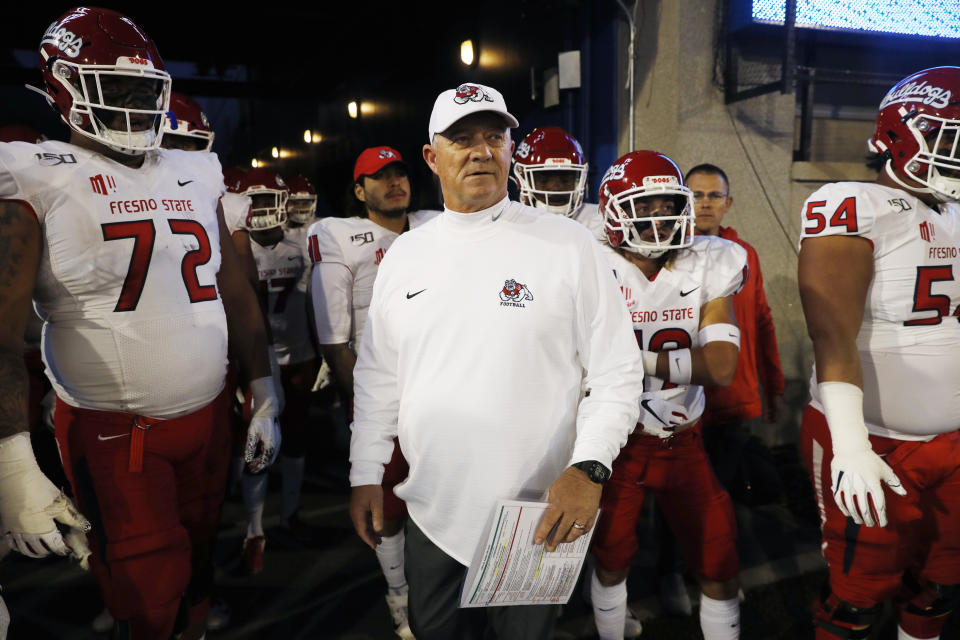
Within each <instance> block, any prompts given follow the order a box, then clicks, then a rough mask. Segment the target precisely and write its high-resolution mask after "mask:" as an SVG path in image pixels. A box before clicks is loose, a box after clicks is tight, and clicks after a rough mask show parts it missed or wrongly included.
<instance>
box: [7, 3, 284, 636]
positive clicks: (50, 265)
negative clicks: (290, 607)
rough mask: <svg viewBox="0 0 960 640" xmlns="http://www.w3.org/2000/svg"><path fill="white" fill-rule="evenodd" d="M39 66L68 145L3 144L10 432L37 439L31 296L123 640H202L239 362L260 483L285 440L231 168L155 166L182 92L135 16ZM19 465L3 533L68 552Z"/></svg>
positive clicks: (83, 25) (161, 159)
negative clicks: (27, 342)
mask: <svg viewBox="0 0 960 640" xmlns="http://www.w3.org/2000/svg"><path fill="white" fill-rule="evenodd" d="M40 53H41V58H42V60H43V63H42V66H41V71H42V74H43V79H44V90H42V91H41V93H43V94H44V95H45V97H46V98H47V100H48V101H49V103H50V104H51V105H52V106H54V108H56V109H57V111H58V112H59V113H60V115H61V117H62V119H63V120H64V122H65V123H66V124H67V125H68V126H69V127H70V129H71V137H70V143H61V142H44V143H41V144H36V145H31V144H27V143H20V142H15V143H8V144H0V200H2V202H0V208H2V210H3V215H2V216H0V220H2V224H0V239H2V242H3V244H4V245H5V246H8V247H11V251H9V252H5V253H4V254H3V256H2V260H3V261H4V263H5V264H4V265H3V266H2V268H0V271H2V273H4V274H6V275H5V276H4V277H3V278H0V307H2V308H0V338H2V343H3V344H5V345H13V344H15V345H16V357H12V356H13V351H12V350H6V349H5V350H4V351H3V353H4V354H7V355H0V358H2V359H3V361H2V362H0V371H2V372H4V373H3V381H2V387H3V388H4V389H5V390H6V391H7V393H6V394H5V397H6V398H8V400H7V402H8V406H7V407H5V408H4V410H3V411H2V414H3V415H4V422H5V423H9V424H10V426H11V427H15V428H14V429H13V430H14V431H15V432H17V431H22V430H23V426H22V425H25V422H26V417H25V415H24V409H25V406H24V405H23V403H22V398H23V397H24V396H25V394H24V393H23V389H24V385H25V381H26V377H25V375H24V372H23V365H22V355H21V353H20V348H21V345H22V340H23V329H24V327H23V323H24V320H25V318H26V315H27V313H28V312H29V307H30V299H31V294H32V295H33V299H34V301H35V303H36V308H37V310H38V312H39V313H40V315H41V317H42V318H43V319H44V321H45V324H44V329H43V340H42V350H43V357H44V362H45V364H46V367H47V374H48V377H49V378H50V380H51V383H52V384H53V387H54V389H55V390H56V392H57V396H58V397H57V409H56V412H55V422H56V435H57V442H58V445H59V448H60V452H61V457H62V459H63V463H64V467H65V471H66V473H67V477H68V479H69V481H70V484H71V486H72V488H73V492H74V495H75V496H76V498H77V502H78V505H79V506H80V509H81V511H84V512H86V514H88V515H89V518H90V521H91V524H92V526H93V528H92V530H91V532H90V534H89V539H90V542H91V545H90V547H91V549H92V552H93V554H92V557H91V570H92V572H93V574H94V576H95V577H96V578H97V580H98V582H99V584H100V587H101V590H102V592H103V595H104V600H105V601H106V602H107V604H108V606H109V608H110V609H111V611H112V613H113V614H114V616H115V617H116V618H117V627H116V628H115V633H118V634H119V635H120V636H121V637H132V638H137V639H138V640H139V639H141V638H157V639H164V640H165V639H166V638H169V637H170V635H171V633H173V632H174V627H175V626H178V620H185V619H189V627H188V628H186V629H185V630H183V634H182V637H183V638H185V639H189V638H196V637H200V636H201V635H202V633H203V626H204V617H205V614H206V606H207V603H208V599H207V594H206V588H207V587H208V585H205V584H202V582H203V580H202V578H203V576H199V575H192V573H191V553H192V550H193V543H194V542H201V543H202V542H203V541H204V540H209V538H210V536H212V533H213V527H214V526H215V515H216V505H218V504H219V501H220V500H221V499H222V490H223V479H222V473H225V471H226V468H225V465H221V466H220V468H215V467H217V464H216V463H217V462H218V461H220V460H222V457H220V456H216V455H214V453H215V452H218V451H219V446H220V443H217V442H215V441H214V439H213V437H214V435H215V434H216V433H218V430H217V429H216V428H215V426H214V425H215V423H216V421H217V420H222V419H224V418H225V416H224V411H223V409H224V408H225V402H224V399H225V396H224V393H223V389H224V377H225V373H226V360H227V353H228V346H229V350H230V352H231V353H232V354H233V355H234V356H235V357H236V358H237V360H238V361H239V362H240V364H241V372H242V374H243V376H244V379H245V381H246V382H247V383H248V384H249V388H250V391H251V394H252V395H253V397H254V399H255V400H254V415H255V417H254V419H253V420H252V421H251V425H250V429H249V434H248V440H247V460H248V461H249V462H250V464H251V466H252V467H254V468H261V467H264V466H266V465H268V464H270V463H271V462H272V461H273V458H274V457H275V452H276V449H277V448H278V446H279V437H280V434H279V427H278V425H277V424H276V415H277V409H276V407H277V400H276V394H275V392H274V390H273V384H272V380H271V379H270V377H269V364H268V360H267V354H266V339H265V332H264V329H263V325H262V323H260V322H259V321H258V320H257V319H256V318H254V319H253V320H252V321H251V315H254V316H256V299H255V297H254V296H253V294H252V292H251V291H250V288H249V286H248V285H247V284H246V282H245V280H244V279H243V277H242V275H241V274H240V272H239V267H238V266H237V263H236V256H235V254H234V252H233V251H232V250H231V246H230V244H229V243H221V242H220V238H221V237H224V236H226V235H227V234H226V231H225V228H224V226H223V219H222V213H221V212H220V207H219V204H218V202H219V197H220V192H221V191H222V184H221V182H220V180H221V175H220V166H219V162H218V161H217V159H216V157H215V156H213V155H212V154H207V153H202V154H186V153H183V152H179V151H166V150H158V149H157V147H158V146H159V140H160V130H161V127H162V122H163V115H164V113H165V111H166V110H167V107H168V100H169V90H170V76H169V75H168V74H167V73H166V72H165V71H164V70H163V63H162V61H161V60H160V57H159V54H158V53H157V50H156V47H155V45H154V44H153V42H152V41H151V40H150V39H149V38H148V37H147V36H146V34H144V33H143V31H141V30H140V29H139V28H138V27H137V26H136V25H135V24H134V23H133V22H132V21H130V20H129V18H126V17H125V16H122V15H120V14H118V13H116V12H113V11H110V10H106V9H96V8H85V7H80V8H76V9H72V10H70V11H68V12H67V13H66V14H64V15H63V16H62V17H60V18H59V19H57V20H56V21H55V22H54V23H53V24H51V25H50V27H49V28H48V29H47V31H46V33H45V34H44V36H43V39H42V41H41V44H40ZM228 329H229V331H228ZM228 339H229V343H228ZM157 345H164V347H165V348H162V349H158V348H157ZM15 437H19V436H15ZM5 444H6V441H5ZM21 453H22V452H20V451H19V449H18V447H16V446H11V447H7V446H0V461H2V463H3V464H2V466H4V467H5V470H6V467H7V466H8V464H7V463H16V464H15V465H14V466H16V465H19V466H21V467H23V472H19V473H16V474H15V475H13V476H10V477H9V478H8V477H6V476H5V477H4V480H3V481H2V482H0V494H3V495H2V496H0V516H2V518H3V521H4V524H5V527H6V528H8V529H10V530H11V535H10V539H12V540H13V541H14V543H15V544H19V543H20V542H21V541H25V540H28V539H29V538H30V537H37V535H38V534H44V535H47V536H50V540H49V542H47V544H48V546H49V545H52V546H50V548H55V547H56V542H57V540H58V539H59V537H60V536H59V534H58V533H57V532H56V529H55V528H52V527H51V529H52V530H48V532H46V533H45V532H44V531H43V530H38V528H37V526H36V525H37V523H38V517H42V518H45V521H46V522H47V523H48V524H51V525H52V520H51V517H53V516H57V515H58V513H57V512H56V511H54V509H53V507H54V506H56V505H57V504H58V503H59V501H60V499H59V498H58V497H57V493H56V492H53V493H51V492H50V491H48V489H49V488H50V487H49V482H46V484H44V483H43V482H41V481H40V480H39V479H38V478H37V477H36V476H35V475H32V474H30V473H29V471H30V467H29V464H28V460H27V458H30V459H32V455H30V456H24V455H21ZM10 495H13V496H14V500H12V501H8V500H6V499H5V498H7V497H9V496H10ZM48 504H49V505H50V506H49V507H47V506H46V505H48ZM36 507H39V508H36ZM24 514H27V515H29V516H30V518H28V519H27V520H26V521H25V520H24V519H23V518H22V516H23V515H24ZM42 521H43V520H42V519H41V520H39V522H42ZM25 523H26V524H25ZM61 546H62V545H61ZM35 550H36V549H35ZM55 550H56V549H55ZM194 578H199V580H194ZM178 612H182V613H183V614H189V615H183V616H179V615H178ZM180 630H181V629H180V627H179V626H178V629H177V631H178V632H179V631H180Z"/></svg>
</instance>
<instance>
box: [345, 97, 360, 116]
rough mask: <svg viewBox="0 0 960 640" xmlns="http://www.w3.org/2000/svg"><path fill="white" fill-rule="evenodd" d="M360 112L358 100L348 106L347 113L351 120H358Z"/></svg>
mask: <svg viewBox="0 0 960 640" xmlns="http://www.w3.org/2000/svg"><path fill="white" fill-rule="evenodd" d="M359 111H360V110H359V108H358V107H357V102H356V100H354V101H352V102H350V103H349V104H347V113H348V114H349V115H350V117H351V118H353V119H356V117H357V115H358V114H359Z"/></svg>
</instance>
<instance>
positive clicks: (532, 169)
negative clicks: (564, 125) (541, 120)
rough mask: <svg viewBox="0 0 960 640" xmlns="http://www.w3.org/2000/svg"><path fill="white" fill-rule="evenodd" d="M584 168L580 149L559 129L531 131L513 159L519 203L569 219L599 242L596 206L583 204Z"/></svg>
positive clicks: (600, 225) (600, 232)
mask: <svg viewBox="0 0 960 640" xmlns="http://www.w3.org/2000/svg"><path fill="white" fill-rule="evenodd" d="M588 166H589V165H588V164H587V161H586V158H585V156H584V155H583V148H582V147H581V146H580V143H579V142H577V140H576V138H574V137H573V136H571V135H570V134H569V133H567V132H566V131H564V130H563V129H561V128H560V127H540V128H537V129H534V130H533V131H531V132H530V133H529V134H528V135H527V137H526V138H524V139H523V142H521V143H520V144H519V145H517V150H516V151H515V152H514V156H513V174H514V176H515V177H516V179H517V183H518V184H519V186H520V202H522V203H523V204H526V205H529V206H531V207H537V208H538V209H543V210H544V211H549V212H550V213H558V214H560V215H563V216H567V217H568V218H572V219H574V220H576V221H577V222H579V223H580V224H582V225H583V226H585V227H586V228H588V229H590V231H592V232H593V235H594V236H595V237H596V238H597V239H598V240H599V239H602V238H603V236H604V231H603V216H602V215H601V214H600V211H599V209H598V208H597V205H595V204H591V203H585V202H584V201H583V199H584V197H585V196H586V192H587V168H588Z"/></svg>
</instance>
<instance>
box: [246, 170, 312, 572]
mask: <svg viewBox="0 0 960 640" xmlns="http://www.w3.org/2000/svg"><path fill="white" fill-rule="evenodd" d="M298 190H299V187H298ZM240 191H241V193H243V194H244V195H246V196H248V197H249V198H250V199H251V200H252V202H253V209H252V211H251V215H250V217H249V220H248V229H249V232H250V240H251V247H252V250H253V257H254V260H255V261H256V263H257V271H258V273H259V278H260V287H261V289H262V290H264V291H266V292H267V296H268V297H267V310H268V319H269V322H270V329H271V334H272V336H273V351H274V353H275V355H276V358H277V361H278V362H279V366H280V372H281V379H282V386H283V388H284V395H285V397H286V403H285V406H284V410H283V413H282V414H281V416H280V426H281V429H282V431H283V446H282V448H281V451H280V459H279V465H280V471H281V477H282V479H283V493H282V495H283V521H282V522H283V526H284V527H285V528H286V529H287V530H288V531H289V532H290V533H291V534H293V535H294V536H295V537H296V538H298V539H299V540H301V541H304V542H306V541H308V540H309V538H310V533H309V529H308V527H307V526H306V525H305V524H304V523H303V522H302V521H301V520H300V517H299V515H298V509H299V507H300V489H301V487H302V485H303V472H304V464H305V450H306V446H305V444H306V443H305V442H304V440H305V437H306V433H305V428H306V420H307V411H308V408H309V403H310V389H311V386H312V384H313V380H314V378H315V376H316V374H317V367H316V354H315V352H314V350H313V344H312V343H311V341H310V333H309V331H308V329H307V309H306V297H307V279H308V278H309V269H308V267H309V264H310V263H309V259H308V258H307V256H306V239H305V234H300V233H297V232H296V231H295V230H290V229H288V228H287V226H286V224H287V223H288V222H289V219H288V208H289V197H290V192H291V190H290V187H289V185H287V184H286V183H285V182H284V181H283V179H282V178H281V177H280V176H279V175H277V174H276V173H275V172H273V171H271V170H269V169H251V170H250V171H248V172H247V173H246V174H245V176H244V177H243V179H242V180H241V182H240ZM301 220H302V218H301ZM245 482H246V483H247V484H246V485H245V486H248V491H247V492H245V493H244V497H245V499H248V500H249V499H250V498H254V499H255V500H256V502H254V503H251V502H248V503H247V508H248V516H249V517H248V528H247V539H246V541H245V542H244V553H243V557H244V563H245V565H246V568H247V570H248V571H250V572H251V573H256V572H257V571H259V570H260V568H261V567H262V564H263V548H264V544H265V538H264V534H263V527H262V523H261V518H262V513H263V499H264V497H265V492H266V478H265V477H264V476H263V475H260V476H251V477H248V479H247V480H246V481H245ZM249 489H253V491H252V492H251V491H250V490H249Z"/></svg>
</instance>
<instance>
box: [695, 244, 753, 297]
mask: <svg viewBox="0 0 960 640" xmlns="http://www.w3.org/2000/svg"><path fill="white" fill-rule="evenodd" d="M690 250H691V251H693V252H696V253H699V254H700V255H701V256H702V259H703V260H704V262H705V263H706V265H705V266H704V267H703V272H704V273H705V274H706V277H705V278H704V283H703V289H704V296H703V300H704V301H705V302H706V301H709V300H713V299H714V298H726V297H727V296H732V295H734V294H736V293H739V292H740V290H741V289H743V285H744V284H746V282H747V278H748V277H749V268H748V267H747V250H746V249H744V248H743V247H741V246H740V245H739V244H737V243H736V242H730V241H729V240H724V239H723V238H719V237H716V236H710V237H709V238H707V239H706V242H695V243H694V245H693V247H691V248H690Z"/></svg>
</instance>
